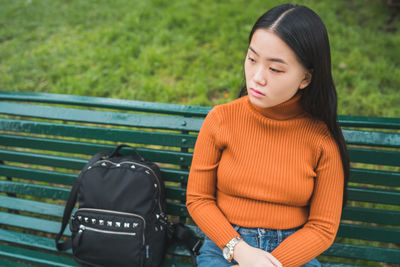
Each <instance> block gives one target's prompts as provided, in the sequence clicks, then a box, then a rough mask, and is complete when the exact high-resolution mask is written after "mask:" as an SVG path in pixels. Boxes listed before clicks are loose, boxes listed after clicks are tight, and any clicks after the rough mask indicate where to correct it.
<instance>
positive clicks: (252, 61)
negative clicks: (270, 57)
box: [248, 57, 256, 63]
mask: <svg viewBox="0 0 400 267" xmlns="http://www.w3.org/2000/svg"><path fill="white" fill-rule="evenodd" d="M248 59H249V61H250V62H251V63H255V62H256V60H255V59H254V58H251V57H248Z"/></svg>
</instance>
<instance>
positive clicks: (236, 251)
mask: <svg viewBox="0 0 400 267" xmlns="http://www.w3.org/2000/svg"><path fill="white" fill-rule="evenodd" d="M247 246H248V245H247V243H246V242H245V241H244V240H243V239H241V240H240V241H239V243H237V244H236V246H235V247H234V248H233V259H234V260H235V261H237V262H239V261H240V259H241V258H242V256H243V252H244V250H245V249H246V247H247Z"/></svg>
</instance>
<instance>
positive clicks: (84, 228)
mask: <svg viewBox="0 0 400 267" xmlns="http://www.w3.org/2000/svg"><path fill="white" fill-rule="evenodd" d="M85 230H90V231H94V232H99V233H104V234H113V235H131V236H136V233H126V232H116V231H106V230H100V229H96V228H92V227H89V226H85V225H83V224H81V225H79V232H80V233H82V232H83V231H85Z"/></svg>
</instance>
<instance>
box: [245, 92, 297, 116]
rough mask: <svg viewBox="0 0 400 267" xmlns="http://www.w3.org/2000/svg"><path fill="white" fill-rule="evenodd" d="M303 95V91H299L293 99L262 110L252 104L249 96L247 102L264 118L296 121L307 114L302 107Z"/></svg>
mask: <svg viewBox="0 0 400 267" xmlns="http://www.w3.org/2000/svg"><path fill="white" fill-rule="evenodd" d="M302 95H303V91H302V90H299V91H298V92H297V93H296V94H295V95H294V96H293V97H292V98H291V99H289V100H287V101H285V102H283V103H280V104H278V105H276V106H273V107H268V108H260V107H258V106H256V105H254V104H253V103H251V101H250V98H249V96H248V95H247V96H246V102H247V104H248V105H249V106H250V108H251V109H253V110H255V111H256V112H258V113H260V114H261V115H263V116H264V117H267V118H269V119H272V120H289V119H294V118H296V117H298V116H300V115H302V114H303V113H305V111H304V109H303V107H302V106H301V103H300V99H301V96H302Z"/></svg>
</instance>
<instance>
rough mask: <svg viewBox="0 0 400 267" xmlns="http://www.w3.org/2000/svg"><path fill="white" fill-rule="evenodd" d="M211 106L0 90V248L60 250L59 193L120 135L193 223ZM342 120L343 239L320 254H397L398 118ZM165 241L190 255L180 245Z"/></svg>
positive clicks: (180, 217) (377, 257)
mask: <svg viewBox="0 0 400 267" xmlns="http://www.w3.org/2000/svg"><path fill="white" fill-rule="evenodd" d="M209 111H210V108H209V107H195V106H184V105H171V104H161V103H150V102H140V101H128V100H118V99H109V98H95V97H81V96H68V95H56V94H36V93H15V92H0V160H2V162H3V164H0V225H2V226H1V227H0V248H1V246H2V242H3V243H4V242H9V243H13V244H17V245H21V246H32V245H33V246H35V247H38V248H40V249H44V250H54V248H52V247H54V243H52V242H51V241H50V240H51V237H53V236H54V234H55V233H57V231H58V230H59V220H60V218H61V216H62V212H63V203H64V200H65V199H66V198H67V197H68V194H69V188H70V186H71V185H72V184H73V182H74V181H75V179H76V177H77V174H78V172H79V170H80V169H81V168H82V167H83V165H84V164H85V162H86V161H87V159H88V158H90V156H91V155H93V154H95V153H96V152H98V151H102V150H110V149H112V148H113V147H114V146H115V145H116V144H117V143H127V144H130V145H132V146H135V147H138V150H139V151H140V152H141V153H142V154H143V155H144V156H145V157H146V158H148V159H149V160H151V161H154V162H156V163H158V164H159V165H160V166H161V170H162V174H163V176H164V179H165V180H166V188H167V198H168V214H169V215H170V217H171V218H172V220H173V221H180V222H182V223H185V224H189V225H192V224H193V223H192V221H191V219H190V216H189V214H188V212H187V209H186V206H185V199H186V182H187V178H188V173H189V167H190V163H191V158H192V151H193V147H194V144H195V142H196V137H197V133H198V131H199V130H200V127H201V124H202V121H203V118H204V117H205V116H206V114H207V113H208V112H209ZM339 122H340V123H341V126H342V127H343V130H344V135H345V138H346V141H347V143H348V145H349V152H350V157H351V162H352V169H351V184H350V185H349V200H350V202H349V205H348V207H346V208H345V210H344V212H343V216H342V223H341V226H340V229H339V233H338V237H337V240H336V242H335V244H334V245H333V246H332V247H331V248H330V249H329V250H328V251H327V252H325V253H324V255H325V256H324V257H322V259H323V260H326V261H335V260H336V257H340V258H342V257H343V258H355V259H363V260H371V261H378V262H394V263H400V250H399V244H400V229H399V227H400V167H399V166H400V131H399V130H400V119H388V118H368V117H347V116H339ZM192 229H193V230H195V231H196V232H197V233H199V235H201V234H200V232H199V231H198V229H197V228H196V227H192ZM68 234H69V233H67V235H68ZM28 237H29V238H28ZM0 250H1V249H0ZM169 251H170V253H171V254H174V255H184V256H188V255H189V254H188V252H187V251H185V250H184V249H183V248H182V247H179V246H178V247H172V248H170V250H169ZM0 256H1V254H0ZM341 260H343V259H341ZM358 263H360V262H358ZM363 263H364V262H363V261H362V262H361V264H363Z"/></svg>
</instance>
